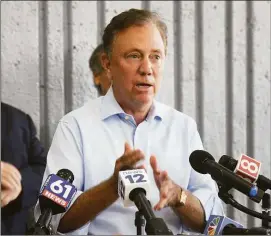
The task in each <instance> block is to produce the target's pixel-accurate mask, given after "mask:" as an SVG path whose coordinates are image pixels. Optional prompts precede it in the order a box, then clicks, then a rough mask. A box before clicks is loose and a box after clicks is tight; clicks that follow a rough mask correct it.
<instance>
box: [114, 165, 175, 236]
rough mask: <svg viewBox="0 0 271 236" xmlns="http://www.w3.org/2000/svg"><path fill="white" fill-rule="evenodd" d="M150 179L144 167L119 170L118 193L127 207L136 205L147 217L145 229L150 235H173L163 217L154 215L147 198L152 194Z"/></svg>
mask: <svg viewBox="0 0 271 236" xmlns="http://www.w3.org/2000/svg"><path fill="white" fill-rule="evenodd" d="M149 185H150V181H149V179H148V175H147V173H146V171H145V170H144V169H133V170H124V171H119V178H118V194H119V196H120V197H121V199H122V200H123V204H124V206H125V207H130V206H134V205H136V207H137V208H138V210H139V212H140V213H142V215H143V216H144V217H145V219H146V227H145V231H146V233H147V234H148V235H149V234H150V235H173V233H172V232H171V231H170V230H169V229H168V228H167V225H166V224H165V222H164V221H163V219H162V218H157V217H155V215H154V212H153V210H152V207H151V204H150V202H149V201H148V199H147V198H149V195H150V187H149Z"/></svg>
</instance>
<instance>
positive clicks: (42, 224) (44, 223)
mask: <svg viewBox="0 0 271 236" xmlns="http://www.w3.org/2000/svg"><path fill="white" fill-rule="evenodd" d="M52 214H53V212H52V210H51V209H45V211H44V213H43V214H41V216H40V217H39V219H38V221H37V223H36V224H35V226H34V230H33V232H32V235H52V228H51V227H50V223H51V219H52Z"/></svg>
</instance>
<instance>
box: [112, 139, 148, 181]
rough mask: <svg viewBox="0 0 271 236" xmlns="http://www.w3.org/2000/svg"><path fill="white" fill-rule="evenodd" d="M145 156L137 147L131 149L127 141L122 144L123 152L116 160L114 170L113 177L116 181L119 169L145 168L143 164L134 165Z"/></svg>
mask: <svg viewBox="0 0 271 236" xmlns="http://www.w3.org/2000/svg"><path fill="white" fill-rule="evenodd" d="M144 159H145V156H144V154H143V152H142V151H141V150H139V149H136V150H133V149H132V148H131V147H130V145H129V144H128V143H125V144H124V153H123V155H122V156H121V157H120V158H118V159H117V160H116V164H115V170H114V174H113V177H114V179H115V181H116V183H117V182H118V175H119V171H121V170H132V169H135V168H137V169H142V168H145V166H144V165H140V166H136V164H137V163H138V162H139V161H141V160H144Z"/></svg>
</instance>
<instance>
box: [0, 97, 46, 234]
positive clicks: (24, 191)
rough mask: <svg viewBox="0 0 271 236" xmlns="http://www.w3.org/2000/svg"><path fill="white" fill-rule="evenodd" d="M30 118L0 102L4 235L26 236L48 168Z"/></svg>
mask: <svg viewBox="0 0 271 236" xmlns="http://www.w3.org/2000/svg"><path fill="white" fill-rule="evenodd" d="M36 135H37V133H36V128H35V125H34V123H33V121H32V119H31V117H30V116H29V115H27V114H26V113H24V112H23V111H21V110H19V109H17V108H15V107H13V106H11V105H8V104H6V103H3V102H1V234H2V235H3V234H8V235H9V234H10V235H14V234H25V233H26V231H27V223H28V222H27V221H28V220H29V212H30V210H31V208H33V206H34V205H35V203H36V202H37V198H38V193H39V190H40V186H41V182H42V176H43V173H44V170H45V166H46V153H45V150H44V148H43V146H42V144H41V143H40V141H39V139H38V138H37V137H36Z"/></svg>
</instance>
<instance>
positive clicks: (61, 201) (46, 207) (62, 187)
mask: <svg viewBox="0 0 271 236" xmlns="http://www.w3.org/2000/svg"><path fill="white" fill-rule="evenodd" d="M73 180H74V176H73V173H72V172H71V171H70V170H68V169H61V170H59V171H58V172H57V174H56V175H55V174H50V175H49V176H48V177H47V179H46V181H45V182H44V185H43V186H42V188H41V190H40V194H39V204H40V209H41V215H40V217H39V219H38V221H37V223H36V225H35V228H34V232H33V235H37V234H38V235H44V234H51V232H50V229H49V228H50V223H51V219H52V216H53V215H56V214H60V213H63V212H65V211H66V210H67V209H68V208H69V205H70V203H71V202H72V199H73V197H74V195H75V193H76V192H77V189H76V187H75V186H73V185H72V182H73Z"/></svg>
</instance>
